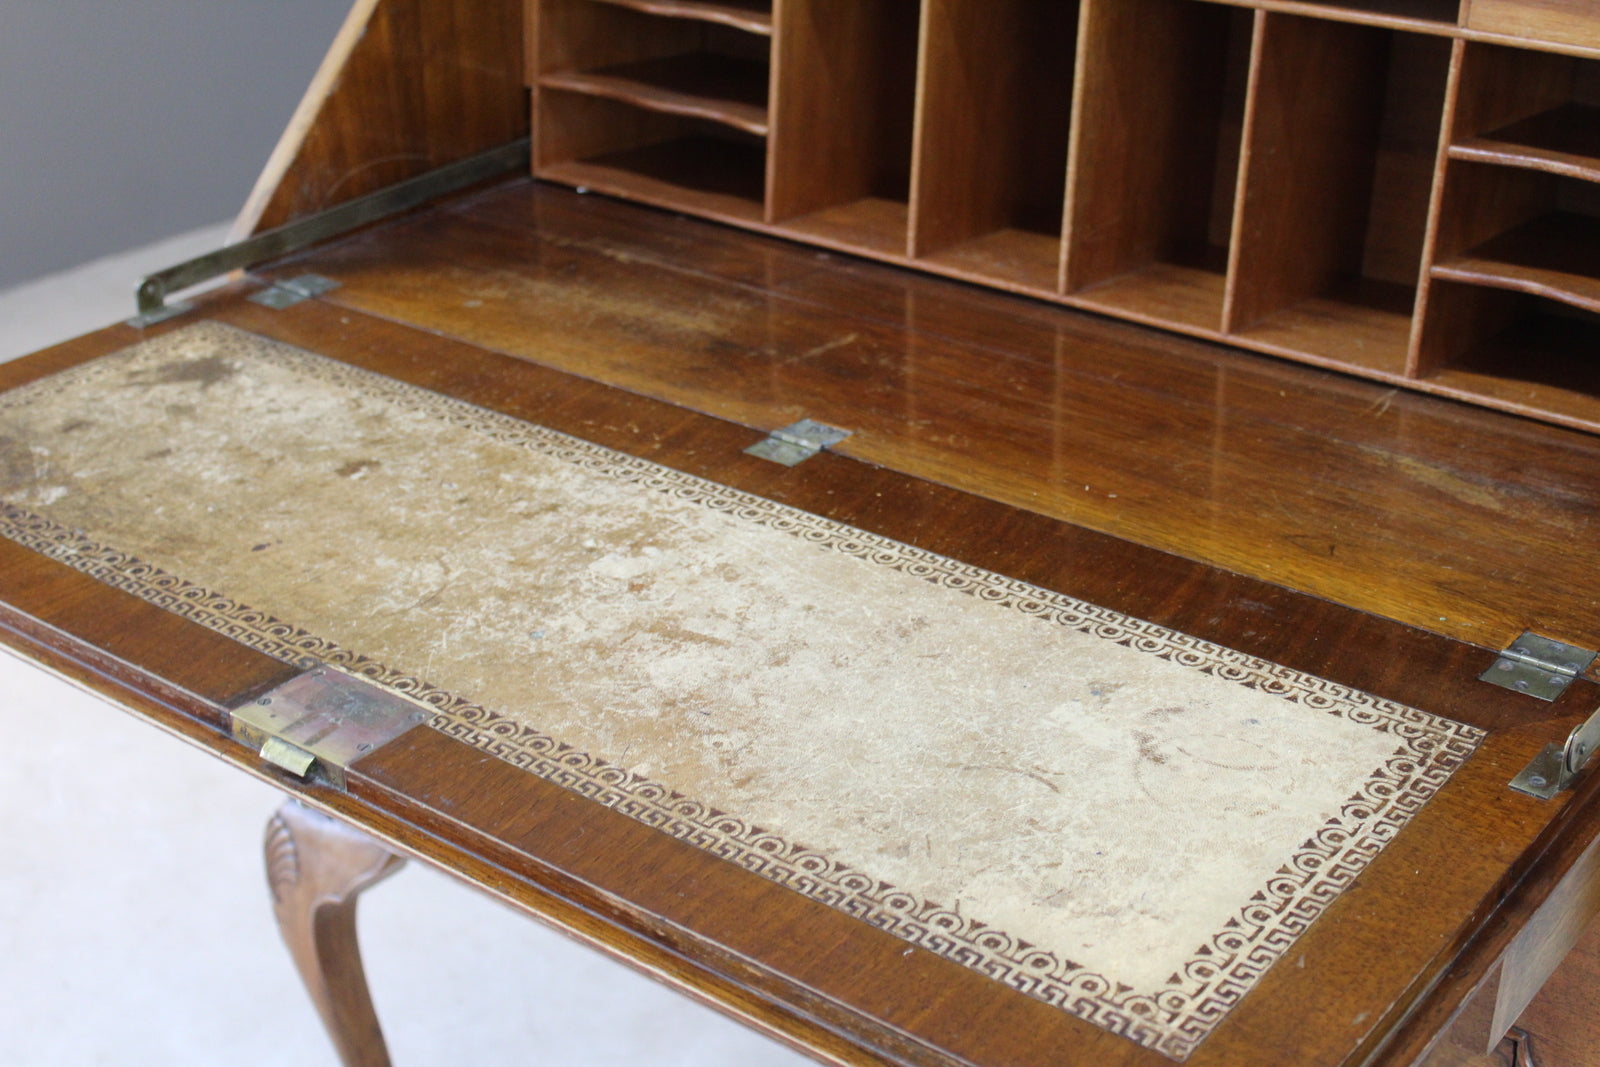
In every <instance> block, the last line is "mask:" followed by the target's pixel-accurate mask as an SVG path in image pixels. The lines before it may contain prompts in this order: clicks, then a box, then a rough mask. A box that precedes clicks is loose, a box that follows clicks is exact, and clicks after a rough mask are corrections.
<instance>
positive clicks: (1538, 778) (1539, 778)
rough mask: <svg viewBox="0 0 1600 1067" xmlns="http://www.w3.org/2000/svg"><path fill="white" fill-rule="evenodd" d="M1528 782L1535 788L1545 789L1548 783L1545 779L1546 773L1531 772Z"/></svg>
mask: <svg viewBox="0 0 1600 1067" xmlns="http://www.w3.org/2000/svg"><path fill="white" fill-rule="evenodd" d="M1528 784H1529V785H1531V786H1533V787H1534V788H1535V789H1543V788H1544V787H1545V786H1546V785H1547V784H1548V783H1547V782H1546V781H1545V779H1544V775H1542V774H1531V775H1529V776H1528Z"/></svg>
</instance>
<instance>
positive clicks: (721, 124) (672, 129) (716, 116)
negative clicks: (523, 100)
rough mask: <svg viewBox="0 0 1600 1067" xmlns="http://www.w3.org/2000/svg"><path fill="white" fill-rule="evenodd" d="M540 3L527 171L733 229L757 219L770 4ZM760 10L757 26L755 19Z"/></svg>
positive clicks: (591, 0)
mask: <svg viewBox="0 0 1600 1067" xmlns="http://www.w3.org/2000/svg"><path fill="white" fill-rule="evenodd" d="M662 6H663V5H660V4H654V3H652V4H644V3H633V2H622V0H539V2H538V4H537V7H536V9H535V18H536V23H535V30H534V46H533V48H532V50H531V51H532V59H533V64H534V66H535V71H534V77H533V79H532V80H533V84H534V107H535V109H536V112H537V114H536V121H535V131H536V133H535V145H534V173H535V174H537V175H538V176H539V177H543V178H550V179H553V180H556V181H561V182H566V183H568V184H571V185H578V186H587V187H590V188H594V189H599V190H601V191H604V192H610V193H616V194H618V195H622V196H628V197H632V198H635V199H639V200H644V201H647V202H651V203H657V204H661V205H664V206H667V207H674V208H683V209H687V210H692V211H696V212H699V213H701V214H706V215H711V216H713V217H723V218H729V219H733V220H737V221H746V222H748V221H758V220H760V219H761V217H762V213H763V202H764V194H765V176H766V154H767V153H766V137H767V132H768V126H769V123H768V93H769V84H770V81H771V78H770V58H771V57H770V52H771V43H770V39H769V35H770V33H771V25H770V21H771V16H770V7H766V8H763V6H762V5H757V4H753V3H752V4H729V3H717V4H706V3H692V2H686V0H675V2H673V3H671V4H668V5H665V9H666V10H669V11H670V12H671V14H669V15H658V14H653V13H651V11H647V10H642V9H643V8H646V7H649V8H651V9H652V10H654V9H657V8H661V7H662ZM763 13H765V19H764V20H763V18H762V15H763Z"/></svg>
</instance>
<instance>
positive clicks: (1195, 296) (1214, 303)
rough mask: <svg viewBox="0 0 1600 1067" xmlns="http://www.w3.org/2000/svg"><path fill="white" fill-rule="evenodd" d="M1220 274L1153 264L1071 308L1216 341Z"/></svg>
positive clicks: (1087, 294) (1089, 292)
mask: <svg viewBox="0 0 1600 1067" xmlns="http://www.w3.org/2000/svg"><path fill="white" fill-rule="evenodd" d="M1226 284H1227V280H1226V278H1225V277H1224V276H1223V274H1222V273H1221V272H1220V271H1214V270H1202V269H1200V268H1197V267H1186V266H1181V265H1179V264H1176V263H1150V264H1147V265H1146V266H1144V267H1141V268H1140V269H1138V270H1135V271H1130V272H1128V273H1127V274H1122V275H1118V276H1117V277H1115V278H1111V279H1108V280H1107V281H1103V282H1100V283H1099V284H1097V285H1094V286H1091V287H1089V288H1088V289H1083V290H1080V291H1079V292H1077V293H1074V294H1073V302H1074V303H1077V304H1081V305H1082V306H1084V307H1088V308H1093V309H1094V310H1096V311H1106V312H1110V313H1111V314H1113V315H1121V316H1123V317H1125V318H1130V319H1133V320H1135V321H1136V322H1147V323H1151V324H1152V325H1169V326H1177V327H1180V328H1182V329H1184V330H1187V331H1190V332H1193V333H1202V334H1207V335H1210V336H1216V334H1217V327H1218V323H1219V322H1220V321H1221V319H1222V297H1223V290H1224V287H1225V286H1226Z"/></svg>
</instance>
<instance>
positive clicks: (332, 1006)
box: [263, 800, 405, 1067]
mask: <svg viewBox="0 0 1600 1067" xmlns="http://www.w3.org/2000/svg"><path fill="white" fill-rule="evenodd" d="M263 850H264V852H265V854H266V867H267V885H268V887H269V888H270V889H271V891H272V910H273V914H274V915H276V916H277V920H278V930H279V932H280V933H282V935H283V940H284V943H285V944H286V945H287V946H288V948H289V955H290V956H291V957H293V959H294V963H295V968H296V969H297V970H298V971H299V972H300V979H301V981H303V982H304V983H305V986H306V991H307V992H308V993H309V994H310V995H311V1001H312V1003H313V1004H315V1005H316V1008H317V1014H318V1015H320V1016H321V1017H322V1025H323V1026H324V1028H326V1029H327V1031H328V1036H329V1037H330V1038H331V1039H332V1041H333V1046H334V1049H335V1050H336V1051H337V1052H338V1054H339V1061H340V1062H341V1063H342V1064H344V1067H389V1062H390V1061H389V1051H388V1048H387V1046H386V1045H385V1043H384V1040H383V1029H382V1027H381V1026H379V1024H378V1014H377V1012H376V1011H375V1010H374V1009H373V1007H372V995H371V994H370V993H369V992H368V990H367V975H366V971H365V970H364V969H363V967H362V965H361V945H360V943H359V941H358V940H357V939H356V905H357V903H358V902H359V901H360V899H361V894H362V892H364V891H365V890H367V889H369V888H371V887H372V886H374V885H376V884H377V883H378V882H381V881H382V880H383V879H385V878H387V877H389V876H390V875H391V874H393V873H394V872H395V871H397V870H399V869H400V867H401V866H403V865H404V863H405V860H404V859H402V858H401V857H399V856H397V855H395V854H394V853H392V852H390V851H389V850H388V849H386V848H384V847H383V846H382V845H380V844H378V842H376V841H374V840H373V839H372V838H370V837H368V836H367V835H366V834H364V833H362V832H361V831H359V830H356V829H354V828H353V827H351V826H349V825H348V824H346V823H344V822H341V821H339V820H338V819H333V818H330V817H329V816H327V815H324V814H322V813H321V812H318V811H314V810H312V809H310V808H307V807H305V806H304V805H302V804H300V803H299V802H297V801H294V800H290V801H287V802H286V803H285V804H284V805H283V806H282V807H280V808H279V809H278V812H277V814H276V815H274V816H273V817H272V819H271V820H270V821H269V822H268V823H267V832H266V841H265V844H264V847H263Z"/></svg>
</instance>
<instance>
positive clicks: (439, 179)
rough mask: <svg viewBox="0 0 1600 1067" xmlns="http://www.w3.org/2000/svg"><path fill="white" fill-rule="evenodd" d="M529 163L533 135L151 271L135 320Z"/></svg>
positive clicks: (164, 314)
mask: <svg viewBox="0 0 1600 1067" xmlns="http://www.w3.org/2000/svg"><path fill="white" fill-rule="evenodd" d="M527 167H528V139H527V138H526V137H524V138H522V139H521V140H517V141H512V142H510V143H509V144H504V145H501V146H500V147H498V148H492V149H490V150H489V151H487V152H484V153H481V154H479V155H476V156H472V157H470V158H468V159H463V160H460V161H459V162H456V163H451V164H449V165H447V166H443V167H440V168H438V169H437V170H430V171H428V172H427V173H426V174H419V175H417V176H416V177H415V178H411V179H409V180H407V181H403V182H399V183H398V184H395V185H391V186H388V187H387V188H384V189H379V190H378V191H377V192H375V193H369V194H368V195H366V196H363V197H360V198H358V199H355V200H351V201H349V202H348V203H344V204H340V205H339V206H338V207H334V208H329V209H328V210H327V211H323V212H319V213H318V214H316V215H312V216H311V217H309V218H304V219H300V220H298V221H296V222H291V223H289V224H287V225H285V226H279V227H277V228H276V229H272V230H268V231H267V232H266V233H260V234H257V235H256V236H254V237H251V238H248V239H246V240H243V241H240V242H239V243H237V244H231V245H225V246H223V247H222V248H219V249H217V250H216V251H215V252H209V253H207V254H206V255H203V256H197V257H196V258H194V259H191V260H188V261H186V262H183V263H179V264H177V265H176V266H172V267H168V268H167V269H166V270H161V271H157V272H156V273H154V274H150V275H147V276H146V277H145V279H144V280H143V281H141V282H140V283H139V289H138V294H137V295H138V301H139V313H138V315H137V316H136V317H134V318H133V319H130V320H129V322H131V323H132V324H133V325H135V326H148V325H150V324H151V323H154V322H160V321H161V320H162V319H168V318H171V317H172V316H174V315H177V314H180V313H181V312H183V311H186V310H188V309H187V307H184V306H181V305H179V306H172V307H169V306H168V305H167V303H166V300H167V295H168V294H169V293H175V292H177V291H178V290H180V289H187V288H189V286H191V285H199V284H200V283H201V282H205V281H210V280H211V279H212V278H216V277H219V276H221V275H223V274H227V273H228V272H229V271H235V270H248V269H250V268H251V267H255V266H259V265H260V264H262V263H266V262H268V261H270V260H274V259H278V258H279V257H282V256H286V255H288V254H289V253H290V252H297V251H299V250H300V249H302V248H305V247H306V246H308V245H312V244H316V243H317V242H318V241H325V240H327V239H328V238H330V237H337V236H338V235H339V234H342V233H346V232H348V231H350V230H353V229H355V228H356V227H358V226H365V225H366V224H368V223H369V222H376V221H377V220H379V219H382V218H385V217H387V216H390V215H395V214H398V213H400V212H402V211H407V210H410V209H411V208H414V207H416V206H417V205H419V204H423V203H426V202H427V201H429V200H432V199H434V198H435V197H438V196H443V195H445V194H447V193H453V192H455V191H456V190H458V189H465V188H467V187H468V186H471V185H476V184H477V183H479V182H482V181H487V180H488V179H490V178H495V177H498V176H500V175H502V174H508V173H510V172H512V171H516V170H526V169H527Z"/></svg>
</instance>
